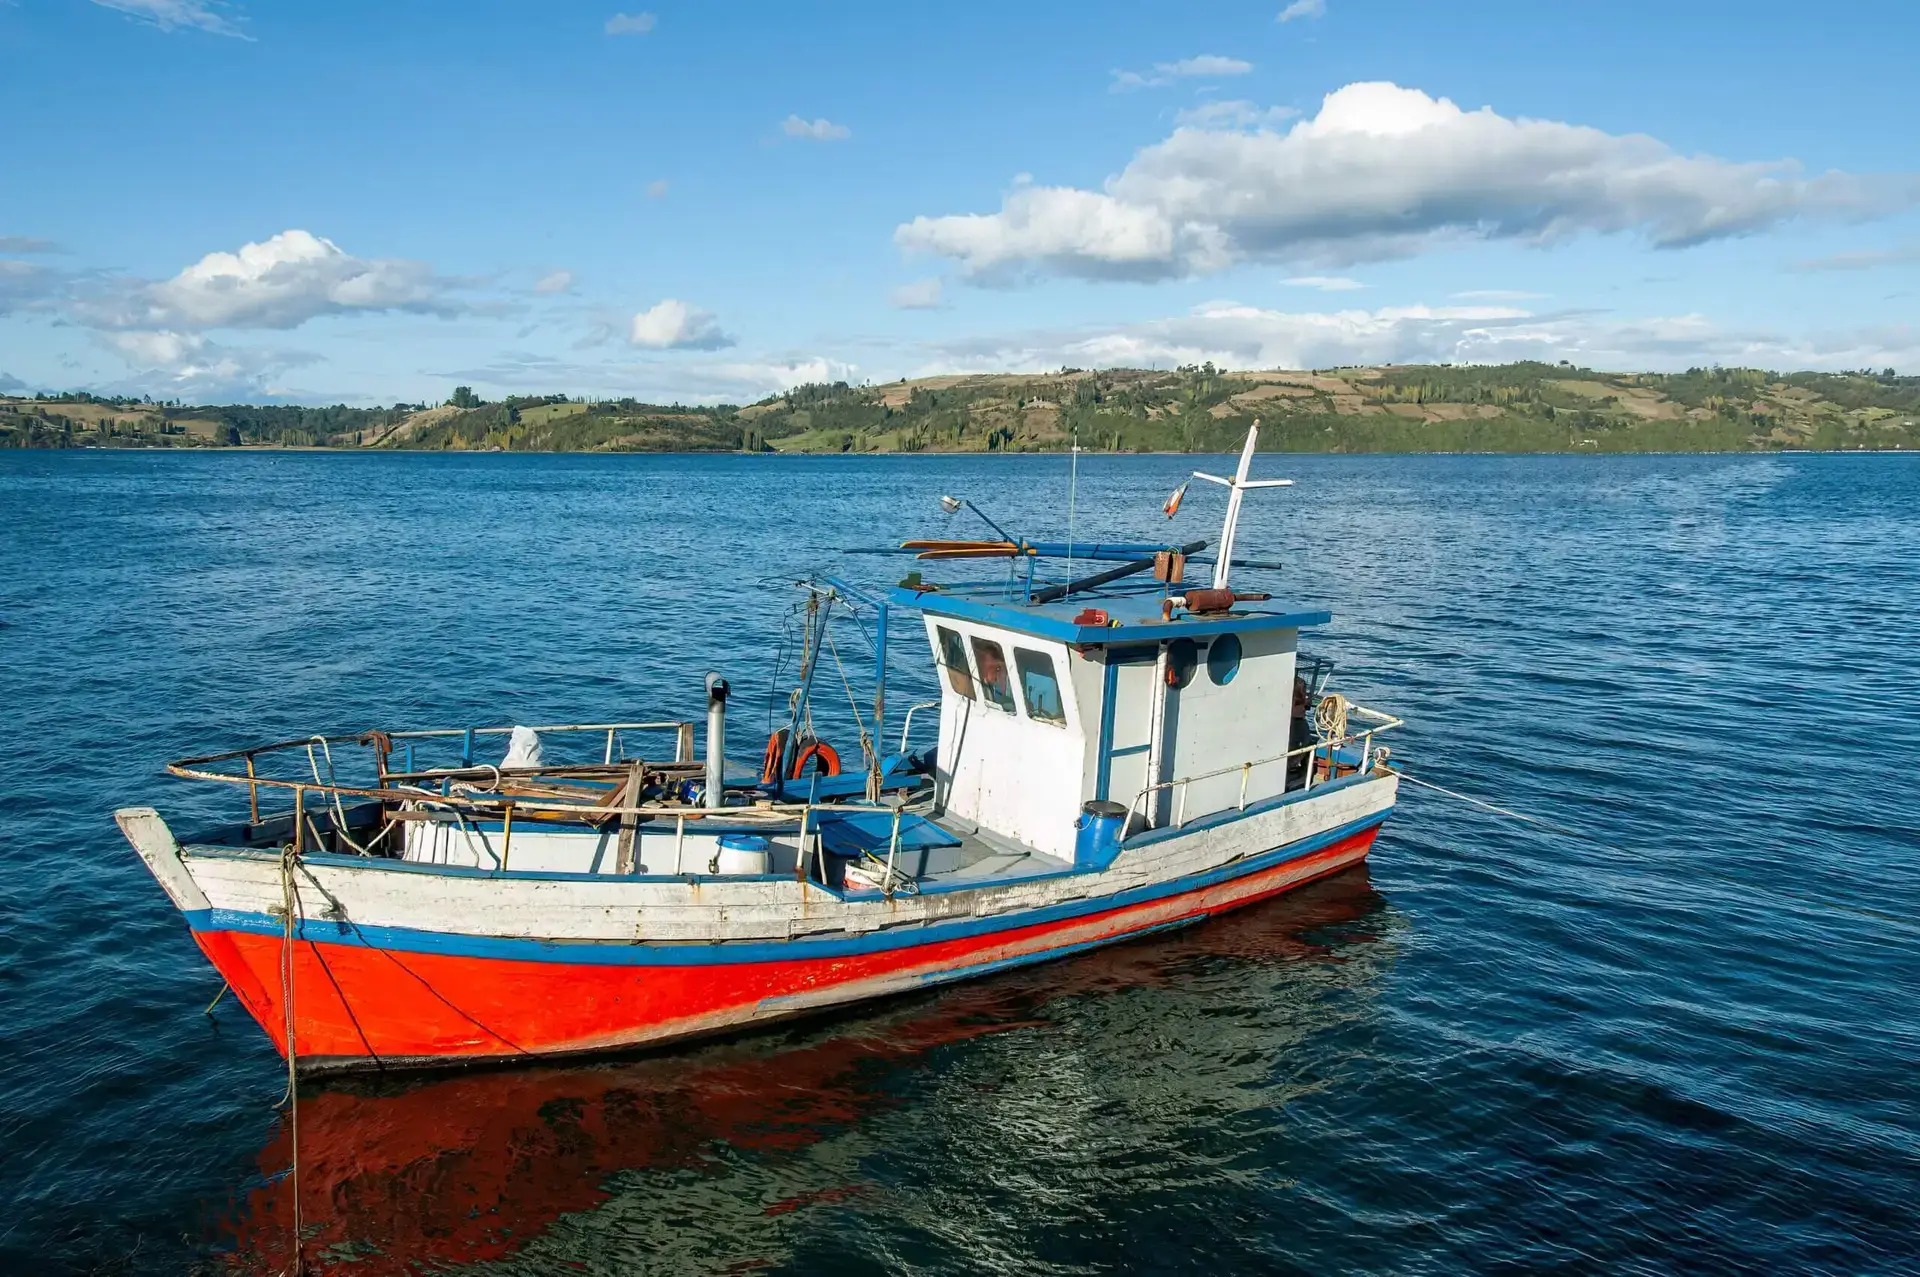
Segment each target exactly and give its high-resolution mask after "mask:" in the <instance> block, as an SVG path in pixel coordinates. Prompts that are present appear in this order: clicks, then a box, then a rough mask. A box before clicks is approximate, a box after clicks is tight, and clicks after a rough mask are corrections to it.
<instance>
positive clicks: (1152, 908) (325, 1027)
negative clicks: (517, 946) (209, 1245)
mask: <svg viewBox="0 0 1920 1277" xmlns="http://www.w3.org/2000/svg"><path fill="white" fill-rule="evenodd" d="M1378 832H1379V826H1378V825H1374V826H1372V827H1369V828H1366V829H1362V830H1360V831H1359V832H1357V833H1354V834H1351V835H1348V836H1347V837H1345V838H1342V839H1340V840H1339V841H1337V842H1335V843H1332V844H1331V845H1329V846H1326V847H1323V848H1320V849H1318V850H1315V851H1313V852H1311V853H1309V854H1306V855H1303V856H1299V857H1296V858H1293V859H1288V860H1282V861H1280V862H1279V863H1277V864H1272V865H1269V866H1267V867H1264V868H1260V869H1257V870H1254V871H1252V872H1249V873H1247V874H1244V875H1242V876H1239V877H1234V878H1229V879H1227V880H1225V881H1218V882H1212V883H1209V884H1207V885H1204V886H1197V887H1195V888H1193V889H1192V890H1188V891H1182V892H1176V893H1173V894H1167V895H1162V896H1159V897H1158V898H1156V899H1153V900H1149V901H1144V902H1141V903H1137V904H1129V905H1121V906H1118V907H1115V908H1112V909H1107V910H1103V911H1099V912H1094V913H1083V914H1080V915H1078V916H1074V917H1070V918H1066V919H1062V920H1057V921H1051V922H1040V923H1034V924H1029V925H1024V926H1022V925H1019V924H1017V923H1016V924H1013V925H1010V926H1008V927H1006V928H1003V929H1000V930H995V931H992V932H988V933H986V934H978V935H968V936H964V937H960V938H954V939H929V940H928V941H927V942H926V943H920V944H905V945H900V944H894V945H891V946H888V947H875V948H874V949H872V950H870V951H864V952H854V953H841V954H836V955H834V956H821V957H797V958H776V959H771V960H756V961H722V960H719V957H718V955H721V954H724V953H725V952H726V950H725V947H724V946H711V947H709V948H708V950H707V952H709V953H711V954H714V955H716V956H715V959H714V960H712V961H698V962H684V961H681V962H674V963H663V964H639V965H636V964H633V963H631V962H593V961H590V960H582V961H578V962H575V961H553V960H551V959H542V960H521V959H514V958H502V957H493V956H475V955H472V954H459V953H447V952H432V951H422V950H413V949H407V950H402V949H390V948H378V947H372V946H369V945H367V944H365V943H347V942H338V943H336V942H331V941H324V940H314V939H311V938H307V937H302V938H299V939H296V940H295V941H294V944H293V950H294V952H293V962H292V989H293V1002H294V1012H295V1014H294V1045H295V1049H296V1052H297V1055H298V1060H299V1063H300V1064H301V1065H302V1066H303V1067H304V1068H308V1069H312V1070H326V1069H342V1068H356V1067H375V1066H386V1067H390V1066H394V1065H415V1066H418V1065H433V1064H456V1063H463V1062H478V1061H482V1060H509V1059H523V1058H528V1057H552V1056H563V1055H572V1054H579V1053H584V1052H590V1051H604V1050H609V1049H615V1048H620V1047H631V1046H637V1045H642V1044H647V1043H657V1042H665V1041H670V1040H674V1039H680V1038H688V1037H694V1036H699V1035H704V1034H712V1033H717V1032H723V1031H726V1030H728V1029H733V1028H738V1027H742V1026H745V1025H749V1024H757V1023H763V1022H766V1021H769V1020H773V1019H778V1018H784V1017H787V1016H792V1015H798V1014H805V1013H809V1012H813V1011H818V1010H820V1009H822V1008H825V1007H828V1006H834V1005H842V1004H846V1003H852V1002H857V1001H862V1000H864V999H868V998H874V997H884V996H886V995H888V994H893V993H899V992H904V991H908V990H911V989H915V988H922V987H926V986H929V985H933V984H940V983H945V982H947V981H950V980H958V979H965V978H967V977H969V976H974V975H981V974H986V973H988V972H991V971H994V970H998V969H1001V968H1005V967H1008V966H1013V965H1019V964H1024V963H1028V962H1037V961H1044V960H1046V959H1048V958H1053V957H1061V956H1065V955H1067V954H1071V953H1076V952H1080V951H1082V950H1085V949H1088V948H1092V947H1095V946H1099V945H1104V944H1111V943H1114V942H1116V941H1120V940H1124V939H1127V938H1128V937H1130V936H1137V935H1141V934H1143V933H1146V932H1150V931H1158V930H1164V929H1166V928H1169V927H1177V926H1183V925H1186V924H1189V923H1194V922H1198V921H1201V920H1203V919H1205V918H1207V917H1208V916H1210V915H1212V914H1216V913H1221V912H1224V911H1226V910H1228V909H1234V908H1239V907H1241V906H1243V905H1248V904H1252V903H1254V902H1255V901H1258V900H1264V899H1267V898H1269V897H1271V896H1275V895H1278V894H1280V893H1281V892H1284V891H1287V890H1289V889H1291V888H1294V887H1298V886H1300V885H1302V884H1303V883H1307V882H1311V881H1313V880H1314V879H1316V878H1321V877H1324V876H1326V875H1327V874H1330V873H1334V872H1337V871H1339V870H1341V869H1344V868H1346V867H1348V866H1349V865H1353V864H1356V863H1358V862H1360V861H1361V860H1363V859H1364V858H1365V856H1366V854H1367V851H1368V849H1369V848H1370V847H1371V846H1372V844H1373V840H1374V837H1375V835H1376V834H1377V833H1378ZM194 938H195V939H196V940H197V941H198V943H199V945H200V947H201V949H202V951H204V952H205V953H206V955H207V958H208V959H209V960H210V961H211V962H212V963H213V965H214V966H215V967H217V968H218V969H219V970H220V973H221V974H222V975H224V976H225V977H226V979H227V982H228V984H230V985H231V986H232V987H233V991H234V993H235V995H236V996H237V997H238V998H239V1000H240V1001H241V1003H242V1004H244V1005H245V1006H246V1008H247V1010H248V1011H249V1012H250V1013H251V1014H252V1015H253V1017H254V1018H255V1019H256V1020H258V1021H259V1022H260V1025H261V1027H262V1028H264V1029H266V1031H267V1033H268V1035H269V1036H270V1037H271V1038H272V1039H273V1042H274V1045H275V1046H276V1047H277V1048H278V1049H279V1050H280V1051H281V1053H282V1054H283V1055H284V1054H285V1053H286V1052H287V1042H286V1015H285V1008H284V1005H283V1002H282V998H281V993H282V988H283V980H282V959H283V957H284V954H285V944H286V941H285V940H284V938H282V937H281V936H278V935H273V934H262V933H260V932H257V931H239V930H224V929H214V928H207V929H202V930H198V931H196V932H195V933H194ZM788 943H789V944H791V945H792V946H793V947H794V948H796V949H797V948H800V947H801V946H802V945H804V944H805V942H800V941H796V942H788ZM591 947H595V946H581V948H582V949H587V948H591ZM779 947H780V948H785V947H787V946H785V945H782V946H779ZM619 948H621V949H629V948H630V947H628V946H620V947H619Z"/></svg>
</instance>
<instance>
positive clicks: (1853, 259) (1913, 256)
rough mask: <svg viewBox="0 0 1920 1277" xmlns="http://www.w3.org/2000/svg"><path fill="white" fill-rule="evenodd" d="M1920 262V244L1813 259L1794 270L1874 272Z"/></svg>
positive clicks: (1795, 267) (1796, 265) (1871, 249)
mask: <svg viewBox="0 0 1920 1277" xmlns="http://www.w3.org/2000/svg"><path fill="white" fill-rule="evenodd" d="M1915 262H1920V244H1909V245H1907V246H1906V247H1904V248H1869V249H1861V250H1858V251H1856V252H1851V253H1835V254H1833V255H1832V256H1830V257H1811V258H1808V259H1807V260H1806V261H1802V262H1795V263H1794V264H1793V269H1794V270H1815V271H1827V270H1872V269H1874V268H1875V267H1878V266H1910V265H1912V264H1914V263H1915Z"/></svg>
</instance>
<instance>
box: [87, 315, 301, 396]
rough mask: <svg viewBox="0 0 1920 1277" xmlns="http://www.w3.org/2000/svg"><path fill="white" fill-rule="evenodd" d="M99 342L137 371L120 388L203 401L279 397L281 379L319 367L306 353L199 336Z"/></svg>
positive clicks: (131, 335) (153, 335) (159, 334)
mask: <svg viewBox="0 0 1920 1277" xmlns="http://www.w3.org/2000/svg"><path fill="white" fill-rule="evenodd" d="M100 339H101V340H102V341H104V342H105V343H106V345H107V346H108V347H109V348H110V349H112V350H114V351H115V352H116V353H118V354H119V355H120V357H121V358H123V359H125V360H126V361H127V364H128V366H129V367H130V368H132V369H134V370H135V373H136V375H135V376H134V377H133V378H132V379H131V380H129V381H125V382H121V383H118V384H119V385H120V386H122V387H125V388H132V387H135V386H138V387H140V388H141V389H143V390H144V391H145V392H146V393H150V394H164V395H177V396H179V397H181V398H186V399H198V400H200V401H202V402H205V401H208V400H221V399H257V398H260V397H262V396H271V395H274V394H277V393H281V392H283V391H284V390H285V387H283V386H280V385H278V384H276V379H277V378H278V377H279V376H280V374H282V373H284V372H286V371H287V370H288V369H291V368H299V367H304V366H306V365H308V364H314V363H319V362H320V357H319V356H318V355H314V354H310V353H308V352H306V351H299V350H275V349H268V348H262V347H232V346H222V345H218V344H216V343H214V342H211V341H209V340H207V338H205V337H203V336H202V335H200V334H199V333H186V332H171V331H133V332H114V333H102V334H100Z"/></svg>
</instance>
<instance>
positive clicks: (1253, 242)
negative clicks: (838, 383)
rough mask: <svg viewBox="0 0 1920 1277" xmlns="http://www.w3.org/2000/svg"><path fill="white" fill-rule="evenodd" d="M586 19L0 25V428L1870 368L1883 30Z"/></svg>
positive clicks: (294, 3)
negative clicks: (207, 406)
mask: <svg viewBox="0 0 1920 1277" xmlns="http://www.w3.org/2000/svg"><path fill="white" fill-rule="evenodd" d="M619 3H624V4H625V5H626V6H627V7H625V8H620V7H615V5H612V4H585V3H571V2H566V0H546V2H543V3H535V2H533V0H516V2H509V0H465V2H463V3H459V4H453V3H446V2H444V0H407V2H405V3H394V2H393V0H386V2H384V3H371V2H365V0H330V2H329V3H317V2H314V3H309V2H307V0H277V2H276V3H272V4H268V3H265V2H264V0H0V66H3V67H4V68H5V74H3V75H0V393H21V392H24V391H29V390H91V391H94V392H96V393H103V394H135V395H151V396H152V397H154V398H155V399H175V398H178V399H182V400H186V401H188V402H231V401H263V402H265V401H290V402H309V403H319V402H326V403H332V402H345V403H351V404H376V403H380V404H384V403H394V402H409V403H412V402H439V401H441V400H444V399H445V398H446V397H447V396H448V395H449V394H450V393H451V392H452V390H453V388H454V387H455V386H456V385H469V386H472V387H473V388H474V389H475V390H476V391H477V392H478V393H480V394H481V395H483V396H485V397H488V398H496V397H499V396H502V395H506V394H515V393H518V394H549V393H564V394H569V395H584V396H593V397H625V396H633V397H636V398H640V399H644V400H650V401H655V402H676V401H677V402H687V403H695V402H698V403H712V402H737V403H744V402H750V401H753V400H755V399H759V398H762V397H764V396H767V395H770V394H774V393H778V392H779V391H781V390H784V389H787V388H789V387H791V386H793V385H796V384H800V383H804V382H811V381H823V380H839V379H845V380H849V381H854V382H859V381H872V382H883V381H892V380H896V379H898V378H901V377H917V376H927V375H933V374H938V373H950V372H967V371H1046V370H1053V369H1058V368H1061V367H1080V368H1092V367H1163V368H1164V367H1173V366H1175V365H1179V364H1190V363H1200V362H1204V361H1207V360H1211V361H1212V362H1214V363H1215V364H1217V365H1220V366H1223V367H1227V368H1270V367H1286V368H1313V367H1330V366H1337V365H1345V364H1371V363H1386V362H1394V363H1414V362H1449V361H1452V362H1475V363H1487V362H1505V361H1508V360H1513V359H1522V358H1535V359H1545V360H1550V361H1551V360H1561V359H1565V360H1569V361H1571V362H1573V363H1576V364H1581V365H1585V366H1589V367H1595V368H1600V369H1605V370H1611V371H1637V370H1655V371H1660V370H1674V369H1682V368H1687V367H1691V366H1696V365H1712V364H1721V365H1728V366H1733V365H1741V366H1761V367H1769V368H1783V369H1853V368H1863V367H1867V368H1874V369H1879V368H1883V367H1894V368H1897V369H1899V370H1901V371H1903V372H1907V373H1914V372H1920V323H1916V319H1915V316H1916V304H1917V301H1920V129H1916V128H1915V127H1914V125H1915V120H1916V118H1920V111H1917V109H1916V106H1915V103H1916V98H1915V96H1914V90H1913V86H1912V69H1911V55H1912V51H1913V50H1914V49H1916V48H1920V5H1914V4H1912V3H1910V2H1909V3H1846V2H1845V0H1835V2H1833V3H1828V4H1825V5H1821V6H1807V5H1806V4H1804V0H1795V2H1793V3H1772V2H1771V0H1746V2H1745V3H1723V2H1721V0H1684V2H1682V3H1675V2H1674V0H1661V2H1659V3H1641V2H1639V0H1613V2H1612V3H1607V4H1579V5H1574V4H1560V5H1543V4H1540V3H1538V0H1526V2H1524V3H1523V2H1521V0H1488V2H1486V3H1475V2H1473V0H1456V2H1455V3H1437V2H1435V0H1293V2H1292V3H1288V2H1287V0H1266V2H1265V3H1258V4H1256V3H1238V2H1227V0H1222V2H1219V3H1204V2H1202V0H1187V2H1185V3H1127V2H1124V0H1122V2H1117V3H1099V4H1095V3H1085V2H1082V3H1072V4H1069V3H1058V4H1052V3H1044V2H1036V0H1026V2H1025V3H1018V4H1013V3H1006V4H1003V3H973V4H969V5H964V6H959V5H954V6H944V5H943V6H934V5H913V4H900V3H897V0H896V2H895V3H886V4H880V3H875V4H864V3H859V4H856V3H845V4H832V5H819V6H807V5H796V4H792V3H787V4H779V5H775V4H727V3H721V2H719V0H709V3H706V4H700V5H678V4H675V3H671V2H670V0H619ZM641 3H645V4H648V5H649V6H650V7H647V8H641V7H638V5H639V4H641Z"/></svg>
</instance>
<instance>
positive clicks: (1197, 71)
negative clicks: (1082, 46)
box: [1108, 53, 1253, 93]
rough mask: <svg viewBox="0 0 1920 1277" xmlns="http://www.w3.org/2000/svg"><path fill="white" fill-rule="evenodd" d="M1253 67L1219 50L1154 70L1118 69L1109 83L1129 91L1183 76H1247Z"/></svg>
mask: <svg viewBox="0 0 1920 1277" xmlns="http://www.w3.org/2000/svg"><path fill="white" fill-rule="evenodd" d="M1251 70H1253V63H1251V62H1242V61H1241V60H1240V59H1239V58H1225V57H1221V56H1220V55H1219V54H1217V53H1202V54H1200V55H1198V56H1197V57H1191V58H1181V59H1180V60H1179V61H1178V62H1156V63H1154V65H1153V70H1151V71H1115V72H1114V73H1113V83H1112V84H1111V85H1109V86H1108V89H1109V91H1110V92H1113V93H1128V92H1131V91H1132V90H1134V89H1163V88H1165V87H1166V86H1167V85H1169V84H1172V83H1173V82H1174V81H1175V80H1182V79H1194V78H1205V79H1218V78H1220V77H1221V76H1227V75H1245V74H1246V73H1247V72H1249V71H1251Z"/></svg>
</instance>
